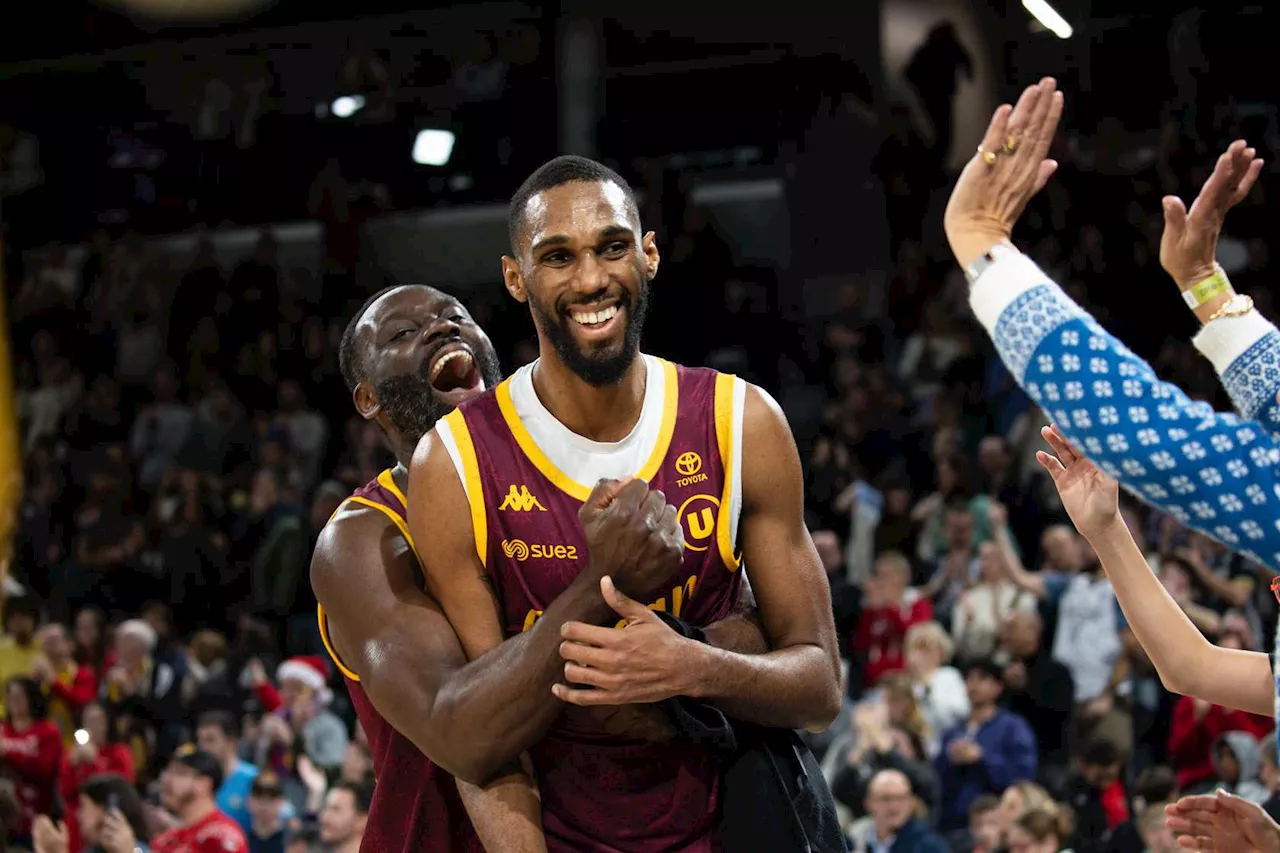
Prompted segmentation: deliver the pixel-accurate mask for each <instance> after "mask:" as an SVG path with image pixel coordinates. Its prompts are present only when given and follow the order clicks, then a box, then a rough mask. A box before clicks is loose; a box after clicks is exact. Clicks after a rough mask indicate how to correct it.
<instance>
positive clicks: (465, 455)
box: [436, 409, 489, 569]
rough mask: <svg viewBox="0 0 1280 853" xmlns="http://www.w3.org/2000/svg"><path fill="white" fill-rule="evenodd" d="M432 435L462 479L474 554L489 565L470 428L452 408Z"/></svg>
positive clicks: (474, 449) (482, 488)
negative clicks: (474, 548)
mask: <svg viewBox="0 0 1280 853" xmlns="http://www.w3.org/2000/svg"><path fill="white" fill-rule="evenodd" d="M436 435H438V436H439V437H440V443H441V444H443V445H444V449H445V452H446V453H448V454H449V459H450V461H452V462H453V469H454V471H456V472H457V474H458V479H459V480H460V481H461V482H462V491H463V493H464V494H465V495H466V497H467V505H468V508H469V509H470V510H471V532H472V534H473V535H474V537H475V541H476V554H477V555H478V556H479V557H480V564H481V565H482V566H484V567H485V568H486V569H487V568H488V567H489V523H488V520H487V518H486V516H485V511H484V487H483V486H482V485H481V482H480V463H479V462H478V461H477V460H476V447H475V444H474V443H473V442H472V441H471V430H470V428H468V427H467V420H466V418H464V417H463V415H462V412H460V411H458V410H457V409H454V410H453V411H452V412H450V413H449V414H447V415H445V416H444V417H443V418H441V419H440V420H439V421H437V422H436Z"/></svg>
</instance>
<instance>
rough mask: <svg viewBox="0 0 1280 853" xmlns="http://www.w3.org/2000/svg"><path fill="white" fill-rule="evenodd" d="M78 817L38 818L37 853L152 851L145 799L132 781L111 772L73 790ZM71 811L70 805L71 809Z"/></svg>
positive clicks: (35, 836)
mask: <svg viewBox="0 0 1280 853" xmlns="http://www.w3.org/2000/svg"><path fill="white" fill-rule="evenodd" d="M70 796H71V797H72V798H73V800H71V801H69V802H74V804H75V808H74V814H75V817H74V818H73V817H68V818H67V820H66V821H59V822H58V824H56V825H55V824H54V823H53V821H52V820H50V819H49V817H48V816H47V815H41V816H40V817H38V818H37V819H36V823H35V832H34V841H35V853H67V851H73V852H74V851H79V850H86V851H88V853H137V851H143V853H149V851H150V848H149V847H148V846H147V841H148V840H149V839H150V833H149V832H148V831H147V827H146V820H145V819H144V817H143V805H142V799H141V798H140V797H139V796H138V792H137V791H136V790H135V789H134V787H133V785H132V784H130V780H128V779H125V778H124V777H121V776H116V775H114V774H111V773H103V774H98V775H95V776H93V777H92V778H89V779H86V780H85V781H84V783H83V784H81V785H80V786H78V788H77V789H76V790H73V791H72V792H71V793H70ZM69 811H70V808H69Z"/></svg>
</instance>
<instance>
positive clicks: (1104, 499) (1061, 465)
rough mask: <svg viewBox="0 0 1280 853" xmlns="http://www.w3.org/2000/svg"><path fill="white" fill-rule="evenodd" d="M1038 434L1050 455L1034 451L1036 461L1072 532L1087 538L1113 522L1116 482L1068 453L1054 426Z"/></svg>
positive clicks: (1117, 511)
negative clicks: (1059, 500)
mask: <svg viewBox="0 0 1280 853" xmlns="http://www.w3.org/2000/svg"><path fill="white" fill-rule="evenodd" d="M1040 435H1042V436H1044V440H1045V441H1047V442H1049V447H1051V448H1052V449H1053V453H1045V452H1044V451H1043V450H1040V451H1037V452H1036V460H1037V461H1038V462H1039V463H1040V464H1041V465H1043V466H1044V469H1045V470H1046V471H1048V472H1049V476H1050V477H1052V478H1053V485H1054V486H1055V487H1056V488H1057V489H1058V496H1059V497H1060V498H1062V506H1063V507H1064V508H1065V509H1066V511H1067V515H1069V516H1071V521H1072V522H1073V523H1074V524H1075V526H1076V529H1077V530H1079V531H1080V533H1081V534H1083V535H1084V536H1085V538H1088V537H1089V536H1091V535H1092V534H1094V533H1095V532H1098V531H1100V530H1101V529H1102V528H1104V527H1105V526H1106V525H1107V524H1109V523H1110V522H1113V521H1115V520H1116V518H1117V517H1118V516H1119V514H1120V487H1119V485H1118V484H1117V483H1116V481H1115V480H1114V479H1113V478H1111V477H1108V476H1107V475H1106V474H1104V473H1102V472H1101V471H1099V470H1098V466H1096V465H1094V464H1093V463H1092V462H1090V461H1089V460H1088V459H1085V458H1084V457H1083V456H1080V455H1078V454H1077V453H1076V452H1075V451H1074V450H1072V449H1071V445H1069V444H1067V440H1066V439H1065V438H1063V437H1062V434H1061V433H1060V432H1058V430H1057V428H1056V427H1052V426H1047V427H1044V428H1043V429H1041V430H1040ZM1054 454H1057V455H1056V456H1055V455H1054Z"/></svg>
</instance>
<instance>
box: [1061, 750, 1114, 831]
mask: <svg viewBox="0 0 1280 853" xmlns="http://www.w3.org/2000/svg"><path fill="white" fill-rule="evenodd" d="M1120 769H1121V755H1120V749H1119V747H1117V746H1116V745H1115V744H1114V743H1112V742H1110V741H1108V740H1105V739H1103V738H1096V739H1094V740H1093V741H1091V742H1090V743H1088V744H1087V745H1086V746H1085V748H1084V751H1083V752H1082V753H1081V755H1080V758H1079V760H1078V761H1077V763H1076V772H1075V773H1074V774H1073V775H1072V777H1071V778H1070V779H1069V780H1068V781H1067V785H1066V788H1065V790H1064V792H1063V799H1064V801H1065V802H1066V803H1067V804H1068V805H1070V806H1071V808H1072V811H1073V812H1074V814H1075V822H1076V833H1075V838H1074V844H1073V849H1074V850H1076V851H1079V853H1101V851H1103V850H1105V849H1106V845H1107V842H1108V841H1110V839H1111V831H1112V830H1113V829H1115V828H1116V827H1117V826H1119V825H1120V824H1122V823H1124V822H1125V821H1127V820H1128V819H1129V803H1128V797H1127V795H1126V794H1125V790H1124V784H1123V783H1122V782H1121V780H1120Z"/></svg>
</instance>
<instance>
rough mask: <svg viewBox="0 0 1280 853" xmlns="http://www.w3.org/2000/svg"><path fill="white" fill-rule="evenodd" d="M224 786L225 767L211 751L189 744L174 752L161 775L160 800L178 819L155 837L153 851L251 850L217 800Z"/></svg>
mask: <svg viewBox="0 0 1280 853" xmlns="http://www.w3.org/2000/svg"><path fill="white" fill-rule="evenodd" d="M221 785H222V766H221V764H220V763H219V761H218V759H216V758H214V757H213V756H212V755H210V754H209V753H207V752H202V751H200V750H198V749H196V748H195V747H192V746H190V745H187V746H184V747H182V748H180V749H179V750H178V751H177V752H176V753H175V754H174V757H173V760H172V761H170V762H169V764H168V765H167V766H166V767H165V769H164V772H163V773H161V774H160V803H161V805H163V806H164V808H165V809H166V810H168V812H169V813H170V814H171V815H173V816H174V817H175V818H176V819H177V820H176V824H175V825H174V826H173V827H172V828H171V829H168V830H166V831H164V832H162V833H160V834H159V835H158V836H156V838H155V840H154V841H153V842H152V845H151V847H152V850H153V851H154V853H184V851H187V850H194V851H199V853H204V851H215V850H217V851H225V853H248V850H249V844H248V842H247V841H246V840H245V836H244V831H243V830H241V829H240V825H239V824H237V823H236V822H235V821H234V820H232V819H231V818H229V817H227V816H226V815H225V814H223V813H222V812H220V811H219V810H218V806H217V803H216V802H215V801H214V792H215V791H216V790H217V789H218V788H219V787H220V786H221Z"/></svg>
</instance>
